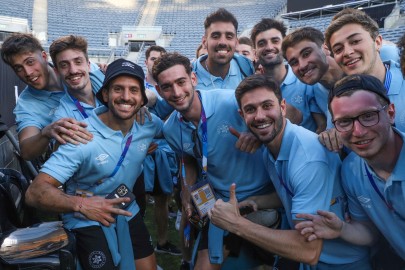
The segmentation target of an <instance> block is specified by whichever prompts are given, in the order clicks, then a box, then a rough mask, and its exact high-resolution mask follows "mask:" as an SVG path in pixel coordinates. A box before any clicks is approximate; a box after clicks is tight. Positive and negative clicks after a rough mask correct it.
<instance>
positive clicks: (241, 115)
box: [238, 109, 245, 119]
mask: <svg viewBox="0 0 405 270" xmlns="http://www.w3.org/2000/svg"><path fill="white" fill-rule="evenodd" d="M238 113H239V115H240V117H242V119H245V118H243V112H242V110H241V109H238Z"/></svg>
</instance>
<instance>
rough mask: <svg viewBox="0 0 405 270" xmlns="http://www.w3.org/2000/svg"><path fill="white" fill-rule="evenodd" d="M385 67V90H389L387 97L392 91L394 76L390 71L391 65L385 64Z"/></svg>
mask: <svg viewBox="0 0 405 270" xmlns="http://www.w3.org/2000/svg"><path fill="white" fill-rule="evenodd" d="M384 65H385V80H384V86H385V89H386V90H387V95H388V92H389V91H390V86H391V80H392V74H391V71H390V69H389V65H388V64H384Z"/></svg>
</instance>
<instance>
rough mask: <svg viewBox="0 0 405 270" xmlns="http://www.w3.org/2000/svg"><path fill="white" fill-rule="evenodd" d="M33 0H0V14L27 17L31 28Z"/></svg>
mask: <svg viewBox="0 0 405 270" xmlns="http://www.w3.org/2000/svg"><path fill="white" fill-rule="evenodd" d="M33 2H34V1H32V0H19V1H13V2H12V3H11V1H9V0H0V7H1V9H0V15H3V16H10V17H18V18H24V19H27V20H28V24H29V26H30V29H32V10H33Z"/></svg>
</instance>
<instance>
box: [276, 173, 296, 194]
mask: <svg viewBox="0 0 405 270" xmlns="http://www.w3.org/2000/svg"><path fill="white" fill-rule="evenodd" d="M276 173H277V176H278V180H279V181H280V184H281V185H282V186H283V187H284V189H285V190H286V191H287V193H288V195H290V196H291V197H294V193H292V191H291V190H290V189H289V188H288V187H287V185H286V184H285V183H284V181H283V178H281V175H280V174H279V173H278V171H277V169H276Z"/></svg>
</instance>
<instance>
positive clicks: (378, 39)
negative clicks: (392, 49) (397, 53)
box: [374, 35, 382, 52]
mask: <svg viewBox="0 0 405 270" xmlns="http://www.w3.org/2000/svg"><path fill="white" fill-rule="evenodd" d="M374 42H375V47H376V49H377V51H378V52H379V51H380V50H381V47H382V36H381V35H378V36H377V37H376V38H375V41H374Z"/></svg>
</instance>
